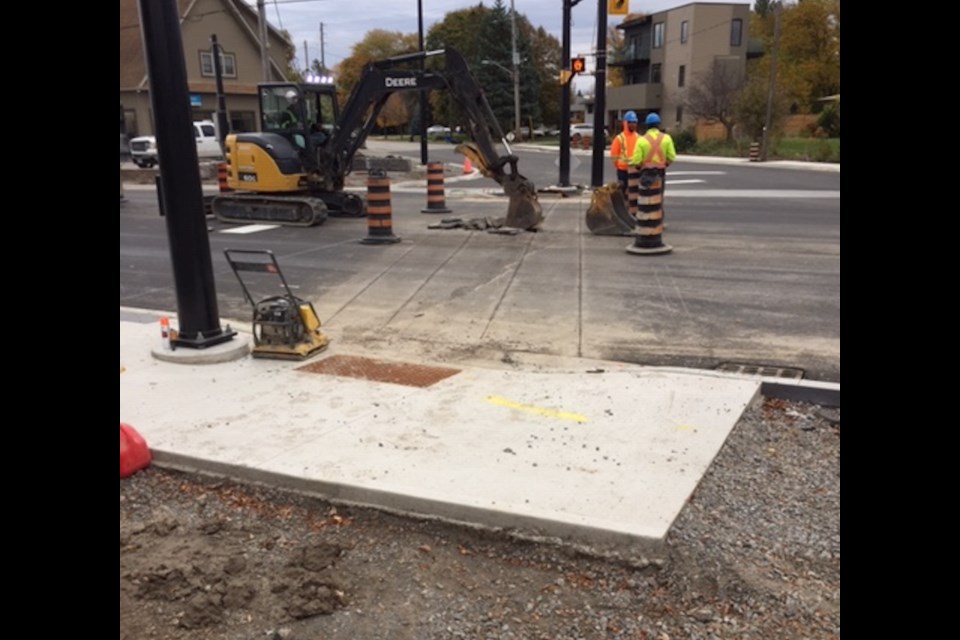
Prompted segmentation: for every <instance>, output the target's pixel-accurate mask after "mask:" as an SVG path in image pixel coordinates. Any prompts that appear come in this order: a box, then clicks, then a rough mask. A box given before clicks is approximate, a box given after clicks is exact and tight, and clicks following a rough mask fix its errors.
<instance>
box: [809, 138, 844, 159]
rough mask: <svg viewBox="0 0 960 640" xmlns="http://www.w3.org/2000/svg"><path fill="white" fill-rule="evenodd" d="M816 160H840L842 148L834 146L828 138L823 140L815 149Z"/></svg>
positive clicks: (814, 156) (814, 157)
mask: <svg viewBox="0 0 960 640" xmlns="http://www.w3.org/2000/svg"><path fill="white" fill-rule="evenodd" d="M813 161H814V162H838V163H839V162H840V148H839V147H836V148H835V147H834V146H833V145H832V144H830V143H829V142H827V141H826V140H821V141H820V142H819V144H817V148H816V149H814V150H813Z"/></svg>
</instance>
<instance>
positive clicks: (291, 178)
mask: <svg viewBox="0 0 960 640" xmlns="http://www.w3.org/2000/svg"><path fill="white" fill-rule="evenodd" d="M434 56H443V57H444V58H445V65H444V67H443V69H441V70H424V69H420V68H419V63H420V62H421V61H422V60H424V59H426V58H430V57H434ZM429 89H440V90H446V91H449V92H450V93H451V95H452V96H453V97H454V99H455V100H456V101H457V102H458V103H459V105H460V107H461V108H462V110H463V113H464V115H465V117H466V119H467V122H466V133H467V135H468V136H469V138H470V140H471V142H468V143H465V144H462V145H459V146H458V148H457V150H458V151H459V152H460V153H463V154H464V155H466V156H467V157H469V158H470V159H471V161H472V162H473V163H474V164H476V165H477V167H478V169H479V170H480V172H481V173H482V174H483V175H484V176H486V177H488V178H492V179H493V180H495V181H496V182H497V183H498V184H500V185H501V187H503V191H504V193H505V194H506V195H507V196H508V198H509V205H508V209H507V215H506V218H505V219H504V223H503V225H504V226H505V227H512V228H517V229H529V230H533V229H535V228H536V227H537V225H539V224H540V222H541V221H542V220H543V209H542V207H541V206H540V203H539V201H538V199H537V190H536V187H535V186H534V185H533V183H532V182H530V180H528V179H527V178H525V177H523V176H522V175H520V174H519V173H518V172H517V157H516V156H515V155H513V153H512V151H511V150H510V146H509V144H508V141H507V139H506V136H505V135H504V133H503V131H502V129H501V127H500V125H499V123H498V122H497V119H496V117H495V116H494V114H493V111H492V110H491V108H490V105H489V104H488V103H487V100H486V97H485V96H484V94H483V91H482V90H481V89H480V87H479V85H477V82H476V80H475V79H474V78H473V75H472V74H471V73H470V70H469V69H468V68H467V64H466V61H465V60H464V59H463V56H462V55H461V54H460V53H459V52H457V51H456V50H454V49H450V48H447V49H441V50H436V51H424V52H416V53H411V54H407V55H401V56H395V57H392V58H387V59H384V60H380V61H375V62H371V63H369V64H368V65H367V66H366V67H365V68H364V72H363V74H362V76H361V78H360V80H359V81H358V82H357V84H356V86H355V87H354V89H353V92H352V93H351V94H350V97H349V99H348V100H347V103H346V105H345V106H344V108H343V110H342V111H341V110H340V108H339V105H338V104H337V97H336V89H335V87H334V85H332V84H292V83H265V84H261V85H259V86H258V91H259V96H260V128H261V131H260V132H257V133H232V134H230V135H228V136H227V138H226V144H225V146H226V153H225V155H226V160H227V186H229V187H230V188H231V189H233V190H234V191H232V192H222V193H221V194H220V195H218V196H217V197H215V198H214V200H213V202H212V210H213V213H214V214H215V215H216V217H217V218H218V219H219V220H221V221H224V222H235V223H253V222H263V223H273V224H284V225H293V226H312V225H315V224H320V223H322V222H323V221H324V220H326V218H327V216H328V215H330V216H346V217H359V216H363V215H364V203H363V200H362V199H361V198H360V197H359V196H358V195H356V194H352V193H346V192H344V190H343V187H344V181H345V178H346V176H347V175H348V174H349V173H350V171H351V170H352V164H353V158H354V155H355V154H356V152H357V150H358V149H360V147H361V146H362V145H363V143H364V141H365V140H366V138H367V135H368V134H369V133H370V131H371V130H372V129H373V127H374V125H375V124H376V120H377V115H378V114H379V113H380V110H381V109H382V108H383V105H384V104H385V103H386V101H387V98H389V97H390V95H391V94H393V93H395V92H397V91H420V90H429ZM494 140H499V141H500V142H501V143H502V145H503V147H504V149H505V151H506V153H505V154H503V155H501V154H498V153H497V151H496V149H495V143H494Z"/></svg>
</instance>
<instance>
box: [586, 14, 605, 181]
mask: <svg viewBox="0 0 960 640" xmlns="http://www.w3.org/2000/svg"><path fill="white" fill-rule="evenodd" d="M599 4H600V11H599V17H598V18H597V70H596V72H595V75H594V85H593V87H594V89H593V93H594V98H593V99H594V102H593V173H592V176H591V181H590V186H592V187H594V188H597V187H602V186H603V167H604V164H606V163H605V161H604V157H603V152H604V148H605V147H606V136H605V135H604V127H603V125H604V124H606V121H607V117H606V114H607V1H606V0H600V2H599Z"/></svg>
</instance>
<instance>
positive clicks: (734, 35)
mask: <svg viewBox="0 0 960 640" xmlns="http://www.w3.org/2000/svg"><path fill="white" fill-rule="evenodd" d="M742 42H743V20H741V19H740V18H735V19H734V20H733V22H731V23H730V46H731V47H739V46H740V44H741V43H742Z"/></svg>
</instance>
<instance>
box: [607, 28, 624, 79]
mask: <svg viewBox="0 0 960 640" xmlns="http://www.w3.org/2000/svg"><path fill="white" fill-rule="evenodd" d="M626 55H627V41H626V39H625V38H624V37H623V29H617V28H616V27H610V28H608V29H607V61H608V62H607V86H608V87H622V86H623V67H620V66H611V65H610V62H611V61H615V60H622V59H624V58H625V57H626Z"/></svg>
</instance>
